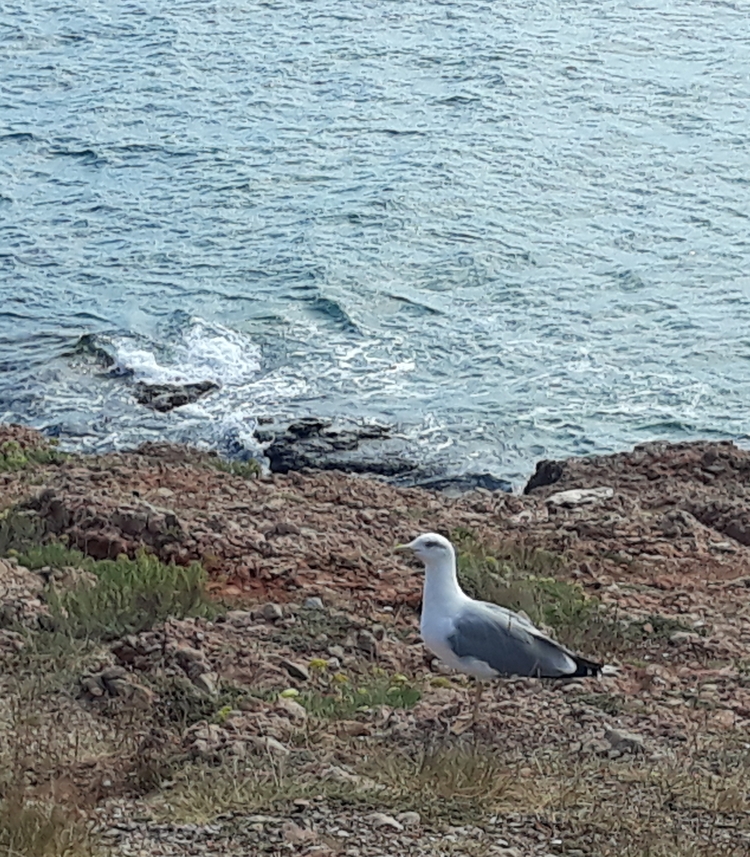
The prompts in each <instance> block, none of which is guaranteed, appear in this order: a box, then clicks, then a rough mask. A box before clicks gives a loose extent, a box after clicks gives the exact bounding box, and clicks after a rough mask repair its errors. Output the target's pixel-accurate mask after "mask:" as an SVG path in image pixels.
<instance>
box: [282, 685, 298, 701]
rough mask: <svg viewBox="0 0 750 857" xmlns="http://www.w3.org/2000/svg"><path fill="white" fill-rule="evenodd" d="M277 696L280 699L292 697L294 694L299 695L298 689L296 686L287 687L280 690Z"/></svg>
mask: <svg viewBox="0 0 750 857" xmlns="http://www.w3.org/2000/svg"><path fill="white" fill-rule="evenodd" d="M279 696H280V697H281V698H282V699H294V697H295V696H299V691H298V690H297V688H296V687H288V688H287V689H286V690H282V691H281V693H280V694H279Z"/></svg>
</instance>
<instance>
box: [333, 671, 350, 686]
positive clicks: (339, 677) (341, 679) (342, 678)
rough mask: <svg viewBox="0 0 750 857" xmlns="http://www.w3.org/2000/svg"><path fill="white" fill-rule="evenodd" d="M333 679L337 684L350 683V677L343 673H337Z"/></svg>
mask: <svg viewBox="0 0 750 857" xmlns="http://www.w3.org/2000/svg"><path fill="white" fill-rule="evenodd" d="M333 681H335V682H336V684H348V683H349V679H348V678H347V677H346V676H345V675H344V674H343V673H336V675H335V676H334V677H333Z"/></svg>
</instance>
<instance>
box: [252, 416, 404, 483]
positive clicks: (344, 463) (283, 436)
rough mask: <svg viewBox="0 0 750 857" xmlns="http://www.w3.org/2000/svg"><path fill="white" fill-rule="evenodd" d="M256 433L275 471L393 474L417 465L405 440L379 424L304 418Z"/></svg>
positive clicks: (272, 470)
mask: <svg viewBox="0 0 750 857" xmlns="http://www.w3.org/2000/svg"><path fill="white" fill-rule="evenodd" d="M255 436H256V438H257V440H258V441H259V442H260V443H264V444H266V447H265V450H264V454H265V456H266V457H267V458H268V463H269V467H270V469H271V472H272V473H288V472H289V471H290V470H302V469H303V468H306V467H307V468H311V469H314V470H341V471H344V472H347V473H370V474H374V475H378V476H385V477H393V476H397V475H399V474H404V473H408V472H409V471H412V470H414V467H415V462H413V461H411V460H410V459H409V458H407V457H406V455H405V453H406V449H405V446H404V442H403V440H401V439H400V438H395V437H393V435H392V433H391V429H390V428H389V427H388V426H384V425H378V424H376V423H370V424H365V423H361V424H351V425H349V426H346V427H344V426H334V424H333V422H332V421H330V420H319V419H303V420H299V421H298V422H296V423H292V424H291V425H289V426H287V427H286V428H282V429H259V430H258V431H256V433H255Z"/></svg>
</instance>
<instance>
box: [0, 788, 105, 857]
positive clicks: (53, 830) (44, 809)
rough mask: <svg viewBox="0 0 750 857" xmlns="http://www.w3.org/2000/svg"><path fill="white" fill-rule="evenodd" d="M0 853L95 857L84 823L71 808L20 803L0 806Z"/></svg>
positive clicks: (27, 856)
mask: <svg viewBox="0 0 750 857" xmlns="http://www.w3.org/2000/svg"><path fill="white" fill-rule="evenodd" d="M0 853H2V854H4V855H8V857H93V855H95V854H97V853H98V849H97V848H96V847H95V845H94V842H93V840H92V838H91V836H90V834H89V832H88V829H87V826H86V824H85V822H84V820H83V819H82V818H81V817H80V816H79V815H78V813H76V812H75V810H73V809H71V808H70V807H68V806H60V805H57V804H54V803H49V802H48V801H45V802H31V801H24V800H20V799H16V800H6V801H5V802H3V803H1V804H0Z"/></svg>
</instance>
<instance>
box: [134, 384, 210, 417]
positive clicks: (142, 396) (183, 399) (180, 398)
mask: <svg viewBox="0 0 750 857" xmlns="http://www.w3.org/2000/svg"><path fill="white" fill-rule="evenodd" d="M218 389H219V384H217V383H216V382H215V381H198V382H197V383H195V384H146V383H143V382H141V383H138V384H136V385H135V386H134V387H133V395H134V396H135V399H136V401H137V402H138V403H139V404H141V405H145V406H146V407H147V408H151V409H152V410H154V411H159V412H160V413H166V412H167V411H173V410H174V409H175V408H181V407H182V406H183V405H189V404H192V403H193V402H197V401H198V399H201V398H203V396H207V395H208V394H209V393H213V392H214V391H216V390H218Z"/></svg>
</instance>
